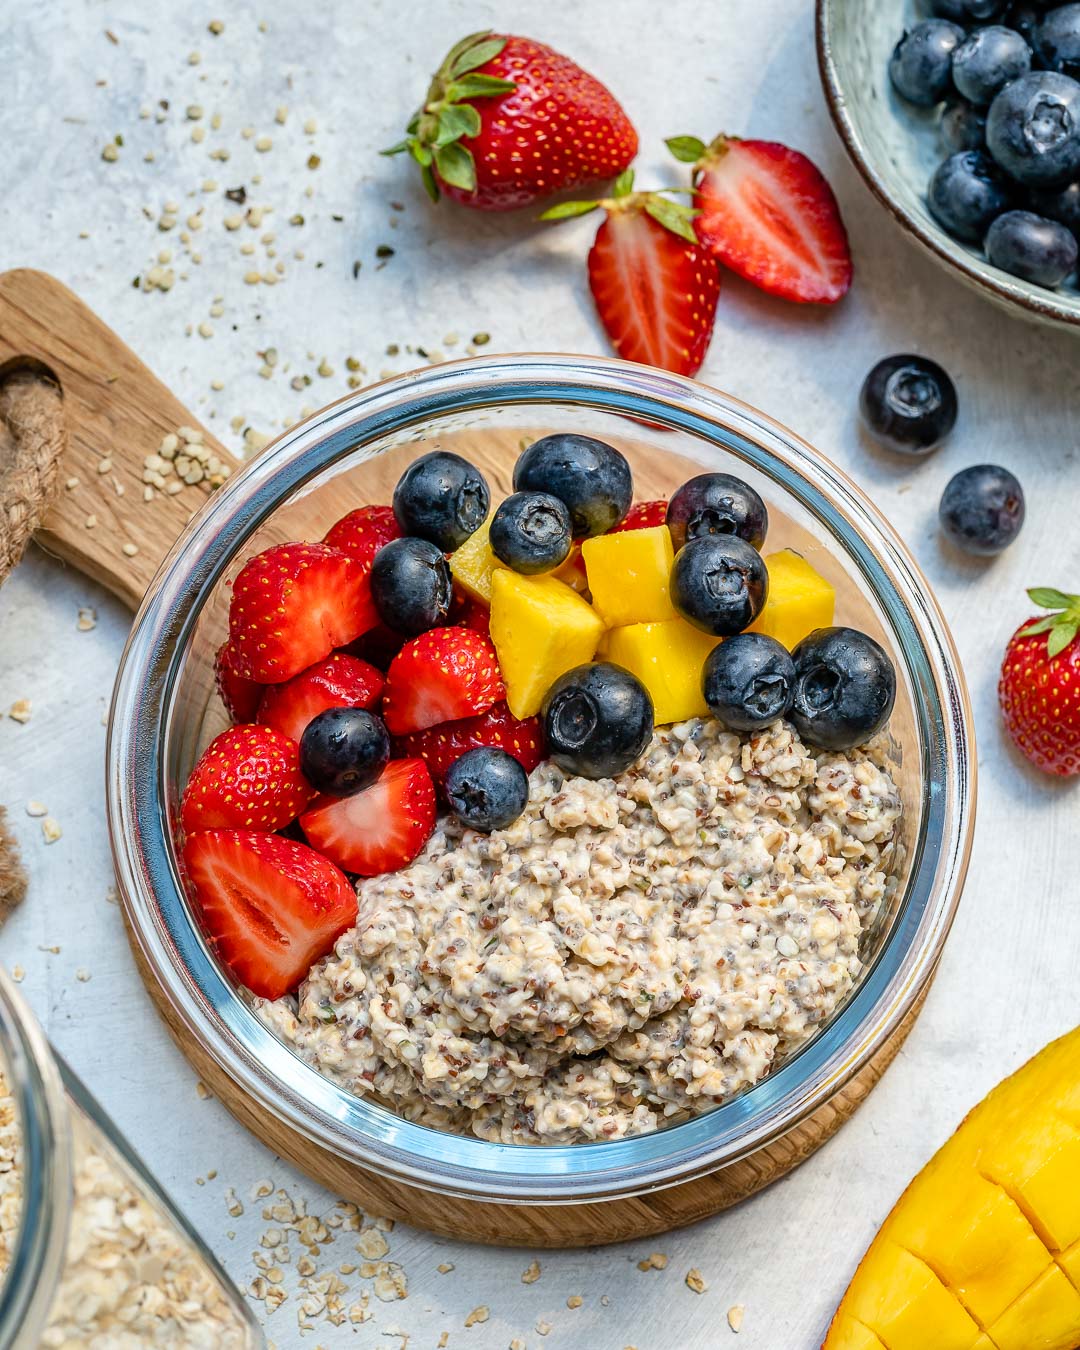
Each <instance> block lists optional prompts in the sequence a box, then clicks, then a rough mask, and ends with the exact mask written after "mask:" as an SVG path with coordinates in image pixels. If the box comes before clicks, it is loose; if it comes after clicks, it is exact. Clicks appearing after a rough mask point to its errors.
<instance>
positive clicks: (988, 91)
mask: <svg viewBox="0 0 1080 1350" xmlns="http://www.w3.org/2000/svg"><path fill="white" fill-rule="evenodd" d="M1030 69H1031V48H1030V47H1029V46H1028V45H1027V43H1026V42H1025V41H1024V39H1023V38H1022V37H1021V36H1020V34H1019V33H1017V32H1014V31H1013V29H1011V28H1005V27H1003V26H1002V25H1001V24H992V25H991V26H990V27H989V28H976V29H975V31H974V32H973V33H970V34H969V35H968V36H967V37H966V38H965V39H964V41H963V42H961V44H960V46H959V47H957V49H956V51H955V52H953V58H952V77H953V84H955V85H956V87H957V89H958V90H959V92H960V93H961V94H963V96H964V97H965V98H966V99H969V100H970V101H971V102H972V103H974V104H976V105H977V106H978V107H980V108H986V107H989V105H990V103H991V102H992V101H993V98H994V95H995V94H996V93H997V92H998V91H999V90H1000V89H1001V88H1003V86H1004V85H1006V84H1008V82H1009V81H1010V80H1016V79H1019V78H1020V76H1021V75H1026V74H1027V73H1028V71H1029V70H1030Z"/></svg>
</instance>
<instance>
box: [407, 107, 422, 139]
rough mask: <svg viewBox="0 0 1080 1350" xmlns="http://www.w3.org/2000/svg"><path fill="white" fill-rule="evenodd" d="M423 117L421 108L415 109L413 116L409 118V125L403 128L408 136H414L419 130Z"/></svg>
mask: <svg viewBox="0 0 1080 1350" xmlns="http://www.w3.org/2000/svg"><path fill="white" fill-rule="evenodd" d="M423 115H424V110H423V108H417V110H416V112H414V113H413V115H412V116H411V117H410V118H409V125H408V126H407V127H406V128H405V130H406V131H407V132H408V133H409V135H410V136H415V135H416V133H417V132H418V131H419V130H420V118H421V117H422V116H423Z"/></svg>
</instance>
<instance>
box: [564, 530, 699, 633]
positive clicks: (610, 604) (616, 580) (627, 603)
mask: <svg viewBox="0 0 1080 1350" xmlns="http://www.w3.org/2000/svg"><path fill="white" fill-rule="evenodd" d="M581 556H582V558H583V559H584V560H585V570H586V572H587V573H588V577H589V591H590V592H591V594H592V602H593V606H594V608H595V609H596V611H597V613H598V614H599V615H600V616H601V617H602V618H603V620H604V622H605V623H606V624H607V626H608V627H609V628H622V627H626V626H628V625H629V624H638V623H664V622H666V621H667V620H669V619H674V618H676V617H677V616H676V614H675V610H674V609H673V608H672V604H671V599H670V597H669V595H668V587H669V583H670V581H671V565H672V563H673V562H674V561H675V550H674V548H673V547H672V543H671V532H670V531H669V530H668V527H667V526H666V525H653V526H650V527H649V528H648V529H645V530H620V531H619V533H618V534H601V535H597V536H596V537H595V538H593V539H585V540H583V541H582V544H581Z"/></svg>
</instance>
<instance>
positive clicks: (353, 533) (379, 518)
mask: <svg viewBox="0 0 1080 1350" xmlns="http://www.w3.org/2000/svg"><path fill="white" fill-rule="evenodd" d="M400 538H401V526H400V525H399V524H398V523H397V518H396V517H395V515H394V508H393V507H392V506H360V507H357V509H356V510H355V511H350V512H349V514H348V515H347V516H342V518H341V519H340V520H339V521H338V523H337V524H336V525H333V526H331V528H330V530H329V532H328V533H327V535H326V538H325V539H324V540H323V543H324V544H329V545H330V547H331V548H336V549H339V550H340V551H341V552H342V553H347V554H348V555H349V557H350V558H355V559H356V561H357V562H361V563H366V564H367V565H368V566H369V567H370V566H371V560H372V558H374V556H375V554H376V553H378V551H379V549H381V548H382V546H383V544H388V543H389V542H390V540H391V539H400Z"/></svg>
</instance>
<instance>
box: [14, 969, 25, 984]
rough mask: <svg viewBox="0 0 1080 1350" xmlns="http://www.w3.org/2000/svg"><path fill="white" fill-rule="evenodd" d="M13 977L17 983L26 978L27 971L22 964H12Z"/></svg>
mask: <svg viewBox="0 0 1080 1350" xmlns="http://www.w3.org/2000/svg"><path fill="white" fill-rule="evenodd" d="M11 978H12V979H13V980H14V981H15V983H16V984H22V982H23V980H25V979H26V971H25V970H23V968H22V966H12V967H11Z"/></svg>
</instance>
